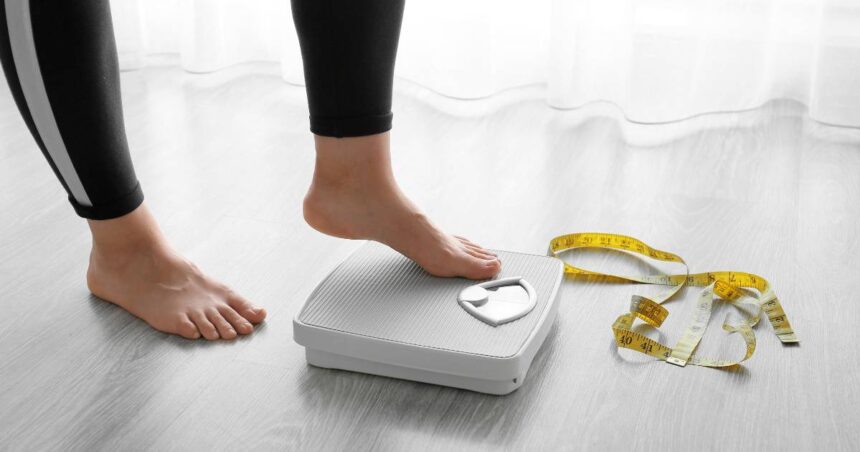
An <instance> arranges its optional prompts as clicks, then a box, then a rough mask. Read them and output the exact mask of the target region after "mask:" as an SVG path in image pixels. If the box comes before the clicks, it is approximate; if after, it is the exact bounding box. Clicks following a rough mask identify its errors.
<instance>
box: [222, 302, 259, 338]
mask: <svg viewBox="0 0 860 452" xmlns="http://www.w3.org/2000/svg"><path fill="white" fill-rule="evenodd" d="M218 312H220V313H221V315H222V316H223V317H224V318H225V319H227V321H228V322H230V324H231V325H233V328H234V329H235V330H236V332H238V333H239V334H251V332H252V331H254V325H251V322H249V321H248V320H247V319H246V318H244V317H242V316H241V315H239V313H238V312H236V311H235V310H233V308H231V307H229V306H222V307H220V308H218Z"/></svg>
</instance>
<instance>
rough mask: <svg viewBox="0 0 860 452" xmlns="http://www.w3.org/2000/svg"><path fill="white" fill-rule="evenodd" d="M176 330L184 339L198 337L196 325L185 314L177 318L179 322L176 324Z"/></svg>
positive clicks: (198, 332)
mask: <svg viewBox="0 0 860 452" xmlns="http://www.w3.org/2000/svg"><path fill="white" fill-rule="evenodd" d="M176 332H177V333H178V334H179V335H180V336H182V337H184V338H186V339H199V338H200V331H199V330H198V329H197V325H195V324H194V322H192V321H191V319H189V318H188V316H185V315H183V316H182V317H181V318H180V319H179V323H178V324H177V325H176Z"/></svg>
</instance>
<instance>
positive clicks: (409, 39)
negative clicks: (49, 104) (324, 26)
mask: <svg viewBox="0 0 860 452" xmlns="http://www.w3.org/2000/svg"><path fill="white" fill-rule="evenodd" d="M380 1H382V0H380ZM112 6H113V15H114V22H115V27H116V34H117V41H118V46H119V51H120V57H121V64H122V67H123V69H125V70H134V69H137V68H140V67H143V66H145V65H147V64H152V62H153V61H160V60H158V58H157V57H158V56H159V55H162V54H174V55H178V56H179V59H178V61H179V64H181V66H182V68H183V69H185V70H187V71H189V72H195V73H198V72H200V73H202V72H210V71H216V70H219V69H222V68H224V67H227V66H230V65H233V64H236V63H240V62H244V61H273V62H280V64H281V69H282V71H281V72H282V74H283V77H284V79H285V80H286V81H287V82H290V83H296V84H301V83H302V73H301V59H300V55H299V49H298V42H297V40H296V37H295V30H294V29H293V25H292V20H291V18H290V11H289V0H112ZM396 73H397V76H398V77H400V78H403V79H408V80H410V81H413V82H415V83H418V84H420V85H422V86H424V87H426V88H428V89H430V90H433V91H436V92H438V93H440V94H442V95H446V96H449V97H455V98H462V99H475V98H482V97H487V96H492V95H493V94H495V93H498V92H500V91H504V90H508V89H511V88H517V87H523V86H526V85H535V86H541V87H543V89H542V90H541V92H542V93H544V95H545V98H546V101H547V103H548V105H549V106H551V107H555V108H577V107H580V106H582V105H585V104H588V103H591V102H597V101H602V102H610V103H613V104H615V105H617V106H618V107H619V108H620V109H621V110H622V111H623V113H624V115H625V117H626V118H627V119H629V120H631V121H634V122H641V123H661V122H670V121H677V120H681V119H685V118H689V117H693V116H697V115H701V114H706V113H711V112H722V111H738V110H745V109H750V108H755V107H757V106H759V105H761V104H763V103H765V102H767V101H769V100H772V99H794V100H796V101H798V102H801V103H803V104H805V105H806V106H807V107H808V110H809V115H810V116H811V117H812V118H814V119H816V120H818V121H821V122H824V123H829V124H834V125H844V126H853V127H860V1H858V0H530V1H528V2H525V1H522V0H518V1H513V0H468V1H462V0H434V1H432V2H430V1H420V0H407V5H406V15H405V18H404V22H403V31H402V36H401V43H400V50H399V53H398V62H397V70H396Z"/></svg>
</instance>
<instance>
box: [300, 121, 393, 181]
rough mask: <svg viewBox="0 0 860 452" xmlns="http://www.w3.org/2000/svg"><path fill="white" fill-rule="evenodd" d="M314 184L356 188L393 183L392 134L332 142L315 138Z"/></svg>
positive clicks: (332, 139)
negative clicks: (390, 138) (390, 136)
mask: <svg viewBox="0 0 860 452" xmlns="http://www.w3.org/2000/svg"><path fill="white" fill-rule="evenodd" d="M314 141H315V145H316V166H315V168H314V183H315V184H318V185H322V186H326V187H344V186H345V187H350V186H352V187H355V186H360V187H364V186H368V185H379V184H386V185H390V184H391V183H393V181H394V173H393V171H392V169H391V153H390V146H389V141H390V140H389V134H388V132H386V133H381V134H378V135H370V136H363V137H347V138H331V137H323V136H314Z"/></svg>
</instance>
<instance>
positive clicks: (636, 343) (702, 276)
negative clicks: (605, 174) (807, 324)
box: [549, 232, 798, 367]
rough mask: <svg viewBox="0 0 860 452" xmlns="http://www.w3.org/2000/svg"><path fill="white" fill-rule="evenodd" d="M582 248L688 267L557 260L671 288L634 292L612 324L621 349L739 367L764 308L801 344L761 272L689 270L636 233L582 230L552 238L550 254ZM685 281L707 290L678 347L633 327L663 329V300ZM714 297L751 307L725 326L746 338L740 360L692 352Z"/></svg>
mask: <svg viewBox="0 0 860 452" xmlns="http://www.w3.org/2000/svg"><path fill="white" fill-rule="evenodd" d="M578 248H601V249H614V250H620V251H627V252H630V253H635V254H639V255H642V256H646V257H649V258H651V259H655V260H659V261H664V262H675V263H678V264H682V265H683V266H684V274H677V275H646V276H626V275H615V274H612V273H605V272H596V271H592V270H586V269H583V268H578V267H574V266H573V265H570V264H569V263H567V262H565V261H564V259H561V258H559V259H561V260H562V262H564V273H565V274H568V275H578V276H597V277H603V278H606V279H608V280H615V281H629V282H634V283H641V284H655V285H663V286H671V288H670V289H669V290H667V291H665V292H664V293H662V294H659V295H656V296H653V297H650V298H649V297H645V296H642V295H633V297H632V300H631V302H630V310H629V312H627V313H624V314H622V315H620V316H619V317H618V319H616V320H615V323H613V324H612V332H613V333H614V334H615V343H616V344H618V346H619V347H623V348H627V349H630V350H635V351H637V352H640V353H644V354H646V355H649V356H653V357H655V358H658V359H661V360H663V361H666V362H669V363H671V364H675V365H678V366H681V367H683V366H686V365H687V364H693V365H696V366H705V367H729V366H735V365H737V364H740V363H742V362H744V361H746V360H748V359H749V358H750V357H751V356H752V355H753V353H754V352H755V345H756V341H755V333H753V330H752V328H753V327H754V326H755V325H756V324H757V323H758V321H759V319H760V318H761V313H762V311H764V313H765V314H766V315H767V318H768V320H769V321H770V324H771V326H773V330H774V332H775V333H776V335H777V337H779V340H780V341H782V342H783V343H794V342H798V340H797V337H796V336H795V335H794V331H793V330H792V329H791V325H790V324H789V323H788V318H787V317H786V315H785V311H783V309H782V305H781V304H780V303H779V300H778V299H777V298H776V294H774V293H773V289H772V288H771V286H770V283H768V282H767V280H766V279H764V278H762V277H761V276H758V275H754V274H752V273H744V272H729V271H721V272H708V273H695V274H690V268H689V267H688V266H687V263H686V262H684V259H681V257H680V256H678V255H676V254H673V253H669V252H667V251H660V250H658V249H654V248H652V247H650V246H648V245H646V244H645V243H644V242H642V241H641V240H638V239H635V238H633V237H627V236H624V235H618V234H607V233H602V232H583V233H577V234H566V235H561V236H558V237H556V238H554V239H552V241H550V244H549V254H550V255H552V256H554V257H556V258H558V255H559V254H560V253H562V252H565V251H570V250H574V249H578ZM684 285H688V286H697V287H704V289H703V290H702V293H701V294H699V298H698V300H697V302H696V307H695V309H694V311H693V315H692V319H691V320H690V324H689V325H687V329H686V331H685V332H684V334H683V335H682V336H681V339H680V340H679V341H678V343H677V344H676V345H675V347H673V348H670V347H669V346H667V345H664V344H662V343H660V342H659V341H656V340H654V339H651V338H649V337H646V336H644V335H642V334H639V333H637V332H635V331H633V330H632V329H631V328H632V327H633V321H634V320H635V319H637V318H638V319H641V320H642V321H644V322H645V323H647V324H649V325H651V326H653V327H655V328H659V327H660V325H661V324H662V323H663V321H664V320H665V319H666V317H667V316H668V315H669V311H667V310H666V308H664V307H663V306H662V305H663V303H665V302H667V301H669V300H670V299H671V298H672V297H674V296H675V295H676V294H677V293H678V292H679V291H680V290H681V288H682V287H684ZM747 289H755V290H756V291H758V294H755V293H753V292H752V291H750V290H747ZM715 299H718V300H722V301H725V302H727V303H729V304H732V305H734V306H736V307H737V308H739V310H741V311H742V312H747V311H745V309H743V308H747V309H751V310H752V315H750V316H748V317H747V318H735V319H732V320H730V319H729V316H727V317H726V320H725V322H724V323H723V329H724V330H726V331H727V332H729V333H739V334H740V335H741V337H742V338H743V340H744V342H746V354H745V355H744V357H743V358H742V359H740V360H738V361H727V360H721V359H711V358H703V357H699V356H694V355H693V353H694V352H695V351H696V347H698V345H699V342H701V340H702V336H703V335H704V334H705V329H706V328H707V326H708V321H709V320H710V318H711V311H712V310H713V304H714V300H715Z"/></svg>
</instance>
